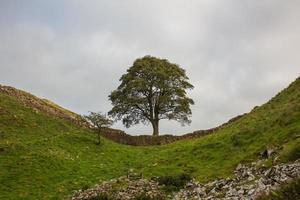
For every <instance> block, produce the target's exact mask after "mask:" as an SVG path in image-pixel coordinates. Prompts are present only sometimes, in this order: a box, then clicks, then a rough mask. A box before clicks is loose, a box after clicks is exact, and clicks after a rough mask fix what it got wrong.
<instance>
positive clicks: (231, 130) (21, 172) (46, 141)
mask: <svg viewBox="0 0 300 200" xmlns="http://www.w3.org/2000/svg"><path fill="white" fill-rule="evenodd" d="M299 99H300V79H298V80H297V81H296V82H294V83H293V84H292V85H291V86H290V87H289V88H287V89H285V90H284V91H282V92H281V93H280V94H279V95H277V96H276V97H275V98H273V99H272V100H271V101H270V102H268V103H266V104H264V105H262V106H260V107H259V108H257V109H255V110H254V111H252V112H251V113H249V114H247V115H245V116H243V117H241V118H240V119H238V120H237V121H234V122H233V123H230V124H228V125H226V126H225V127H223V128H221V129H219V130H218V131H216V132H215V133H214V134H212V135H208V136H205V137H202V138H198V139H194V140H183V141H178V142H176V143H173V144H168V145H163V146H151V147H132V146H126V145H120V144H116V143H114V142H112V141H109V140H106V139H105V138H101V139H102V145H100V146H96V145H93V141H94V139H93V136H92V134H91V133H92V132H91V131H90V130H87V129H84V128H81V127H79V126H77V125H75V124H73V123H70V122H69V121H66V120H63V119H60V118H57V117H54V116H52V115H48V114H45V113H43V112H35V110H34V109H31V108H29V107H26V106H23V104H21V103H20V102H19V101H17V100H16V99H15V98H14V97H13V96H8V95H6V94H2V93H1V92H0V183H3V184H1V185H0V199H64V198H66V197H68V196H69V195H70V194H72V193H73V192H74V190H78V189H81V188H82V187H83V186H85V185H88V186H92V185H94V184H97V183H99V180H109V179H111V178H116V177H119V176H123V175H126V173H127V171H128V170H129V169H131V168H133V169H135V171H136V172H137V173H140V172H143V175H144V177H145V178H151V177H161V176H165V175H166V174H172V175H173V176H176V175H178V176H179V175H180V174H182V173H184V172H188V173H190V175H191V176H192V177H194V178H196V179H197V180H198V181H200V182H207V181H211V180H213V179H216V178H222V177H228V176H231V175H232V172H233V169H234V168H235V167H236V166H237V165H238V163H240V162H243V161H251V160H255V159H257V156H258V154H259V153H260V152H262V151H263V150H265V149H266V148H267V147H268V146H282V147H283V148H282V149H279V150H278V151H279V152H277V153H278V154H279V155H280V156H281V157H282V160H283V161H289V160H290V159H284V158H287V157H288V155H295V154H296V152H299V151H297V149H299V142H298V141H299V139H298V136H299V133H300V117H299V115H300V100H299ZM285 116H293V119H290V120H288V123H286V125H284V124H280V123H277V122H280V121H284V119H281V118H284V117H285ZM236 135H238V136H236ZM235 137H236V138H237V140H238V143H236V144H234V142H233V141H232V138H235ZM288 152H294V153H288ZM293 157H294V156H292V158H293Z"/></svg>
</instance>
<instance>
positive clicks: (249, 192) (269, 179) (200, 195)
mask: <svg viewBox="0 0 300 200" xmlns="http://www.w3.org/2000/svg"><path fill="white" fill-rule="evenodd" d="M261 162H262V161H257V162H253V163H250V164H239V165H238V166H237V167H236V169H235V171H234V178H225V179H218V180H214V181H211V182H209V183H206V184H201V183H199V182H197V181H196V180H192V181H190V182H188V183H187V184H186V185H185V187H184V188H183V189H181V190H180V191H179V192H177V193H173V195H170V194H169V195H167V194H165V193H164V190H163V189H162V188H163V187H164V186H163V185H159V184H158V182H156V181H154V180H146V179H138V180H136V179H134V180H132V179H130V178H127V177H120V178H119V179H113V180H110V181H108V182H103V183H101V184H100V185H96V186H95V187H93V188H91V189H87V190H79V191H77V192H76V193H75V194H74V195H73V197H71V199H72V200H89V199H93V198H95V197H97V195H101V194H106V195H109V196H110V197H111V198H112V199H117V200H119V199H124V200H127V199H135V198H136V197H137V196H139V195H141V194H144V195H146V196H147V197H150V198H152V199H173V200H196V199H199V200H200V199H201V200H215V199H216V200H254V199H256V197H258V196H259V195H260V194H261V193H268V192H270V191H271V190H275V189H276V188H278V187H279V186H280V185H281V184H283V183H286V182H288V181H290V180H292V179H294V178H296V177H299V175H300V160H297V161H295V162H294V163H291V164H278V165H275V166H273V167H271V168H265V167H262V166H261Z"/></svg>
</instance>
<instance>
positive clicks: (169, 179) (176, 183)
mask: <svg viewBox="0 0 300 200" xmlns="http://www.w3.org/2000/svg"><path fill="white" fill-rule="evenodd" d="M191 179H192V177H191V176H190V175H189V174H186V173H183V174H179V175H178V174H177V175H168V176H161V177H158V179H157V181H158V182H159V184H161V185H164V186H165V190H166V191H168V192H172V191H178V190H180V189H181V188H183V187H184V185H185V184H186V183H187V182H188V181H190V180H191Z"/></svg>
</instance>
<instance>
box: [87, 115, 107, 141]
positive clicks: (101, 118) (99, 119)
mask: <svg viewBox="0 0 300 200" xmlns="http://www.w3.org/2000/svg"><path fill="white" fill-rule="evenodd" d="M83 117H84V118H85V119H86V120H87V121H88V122H89V124H90V125H91V126H92V127H93V128H94V129H95V130H96V131H97V133H98V142H97V144H100V133H101V131H102V129H103V128H108V127H110V126H111V125H112V124H113V120H111V119H109V118H108V117H107V116H106V114H102V113H101V112H89V115H84V116H83Z"/></svg>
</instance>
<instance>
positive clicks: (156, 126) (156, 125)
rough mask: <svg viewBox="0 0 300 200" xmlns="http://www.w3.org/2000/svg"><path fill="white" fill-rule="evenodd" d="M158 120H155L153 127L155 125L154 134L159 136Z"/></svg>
mask: <svg viewBox="0 0 300 200" xmlns="http://www.w3.org/2000/svg"><path fill="white" fill-rule="evenodd" d="M158 122H159V121H158V120H154V121H153V122H152V127H153V136H158V134H159V126H158Z"/></svg>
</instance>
